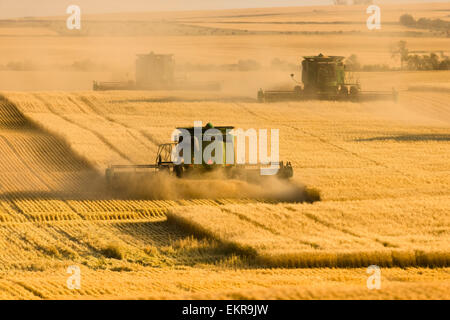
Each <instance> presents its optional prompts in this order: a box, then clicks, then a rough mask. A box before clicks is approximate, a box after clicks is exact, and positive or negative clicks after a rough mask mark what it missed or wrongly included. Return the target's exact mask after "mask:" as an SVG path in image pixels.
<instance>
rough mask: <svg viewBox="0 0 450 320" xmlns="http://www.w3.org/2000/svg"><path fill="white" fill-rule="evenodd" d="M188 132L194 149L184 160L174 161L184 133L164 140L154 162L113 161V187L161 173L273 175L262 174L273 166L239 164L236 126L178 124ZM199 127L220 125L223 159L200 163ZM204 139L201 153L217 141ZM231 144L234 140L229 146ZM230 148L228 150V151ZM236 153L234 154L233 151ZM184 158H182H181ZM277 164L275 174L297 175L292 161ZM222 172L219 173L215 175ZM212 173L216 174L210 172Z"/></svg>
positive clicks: (110, 181) (110, 183) (283, 176)
mask: <svg viewBox="0 0 450 320" xmlns="http://www.w3.org/2000/svg"><path fill="white" fill-rule="evenodd" d="M178 129H179V130H184V131H185V132H188V133H189V135H190V137H191V141H190V144H189V145H190V151H191V152H186V153H187V154H190V155H183V154H182V155H181V161H174V158H176V151H177V146H178V145H179V144H180V143H182V142H183V138H182V136H180V137H179V138H178V141H177V142H174V143H167V144H162V145H160V146H159V148H158V152H157V156H156V160H155V163H154V164H145V165H113V166H110V167H108V168H107V169H106V173H105V175H106V181H107V184H108V186H109V187H110V188H111V189H118V188H120V187H121V186H125V187H126V185H127V183H130V182H134V183H135V182H137V181H139V182H142V181H145V179H151V178H152V177H155V176H156V175H158V174H163V173H165V174H169V175H173V176H174V177H178V178H180V179H208V178H209V177H219V178H225V179H240V180H247V181H256V182H257V181H258V179H259V178H262V177H264V176H270V175H265V174H262V172H263V171H262V170H264V169H269V166H268V165H267V166H264V165H258V164H257V165H247V164H236V161H235V160H236V157H235V152H234V149H235V137H234V136H232V135H231V133H230V131H231V130H232V129H234V127H213V126H212V125H211V124H209V123H208V124H207V125H206V126H205V127H199V128H194V127H190V128H178ZM195 129H201V132H202V135H208V132H207V131H208V130H209V129H217V130H219V132H220V134H221V135H222V142H220V145H221V149H222V157H223V160H222V161H219V162H220V163H214V162H213V161H212V160H211V159H203V157H202V159H201V161H200V162H198V164H196V160H195V156H194V155H195V153H196V152H197V153H198V150H196V149H198V145H199V144H198V139H197V137H196V136H195ZM214 139H215V138H214V137H212V139H208V140H210V141H203V142H202V144H201V145H202V147H201V149H200V150H201V154H202V155H203V152H204V150H205V148H207V147H208V145H209V144H211V143H212V141H214ZM227 144H230V145H228V146H227ZM227 152H228V154H227ZM230 153H232V154H230ZM178 160H180V159H178ZM273 165H275V166H276V167H277V169H278V170H277V171H276V173H275V176H276V177H277V178H279V179H289V178H291V177H292V176H293V169H292V165H291V163H290V162H286V163H284V162H282V161H281V162H279V163H276V164H273V163H272V168H273ZM214 173H218V174H219V175H217V176H216V175H214ZM208 174H212V175H209V176H208Z"/></svg>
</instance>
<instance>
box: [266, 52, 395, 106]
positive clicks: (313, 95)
mask: <svg viewBox="0 0 450 320" xmlns="http://www.w3.org/2000/svg"><path fill="white" fill-rule="evenodd" d="M344 59H345V57H341V56H324V55H322V54H319V55H318V56H306V57H304V59H303V61H302V84H303V85H301V83H300V82H297V81H296V80H295V78H294V74H291V78H292V79H293V80H294V81H295V82H297V83H298V85H296V86H295V87H294V89H293V90H291V91H281V90H277V91H270V90H267V91H265V90H262V89H260V90H259V91H258V101H259V102H275V101H301V100H316V99H317V100H344V101H345V100H350V101H370V100H394V101H396V99H397V95H398V94H397V92H396V91H395V89H392V92H378V91H361V85H360V83H359V81H350V79H349V76H348V72H347V71H346V68H345V64H344Z"/></svg>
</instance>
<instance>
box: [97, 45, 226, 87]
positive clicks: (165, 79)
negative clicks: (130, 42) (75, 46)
mask: <svg viewBox="0 0 450 320" xmlns="http://www.w3.org/2000/svg"><path fill="white" fill-rule="evenodd" d="M220 88H221V86H220V83H218V82H192V81H187V80H185V79H183V80H181V79H177V78H176V77H175V61H174V59H173V55H171V54H154V53H153V52H151V53H149V54H140V55H138V56H137V59H136V80H135V81H124V82H97V81H94V86H93V89H94V91H105V90H204V91H217V90H220Z"/></svg>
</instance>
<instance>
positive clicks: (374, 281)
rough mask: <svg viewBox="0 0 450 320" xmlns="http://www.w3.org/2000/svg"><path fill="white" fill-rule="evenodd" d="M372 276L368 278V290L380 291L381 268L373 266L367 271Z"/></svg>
mask: <svg viewBox="0 0 450 320" xmlns="http://www.w3.org/2000/svg"><path fill="white" fill-rule="evenodd" d="M366 272H367V274H370V276H369V277H368V278H367V289H369V290H374V289H376V290H380V289H381V269H380V267H379V266H376V265H371V266H369V267H368V268H367V270H366Z"/></svg>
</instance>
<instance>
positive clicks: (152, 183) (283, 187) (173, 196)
mask: <svg viewBox="0 0 450 320" xmlns="http://www.w3.org/2000/svg"><path fill="white" fill-rule="evenodd" d="M119 183H120V185H119V186H118V187H119V189H118V190H117V191H116V192H118V193H120V194H121V195H122V196H130V197H138V198H145V199H152V200H156V199H158V200H189V199H224V198H227V199H258V200H268V201H281V202H314V201H318V200H320V195H319V193H318V191H316V190H312V189H308V188H307V187H305V186H304V185H303V184H301V183H299V182H297V181H286V180H280V179H278V178H276V177H261V178H259V179H257V180H255V181H251V182H250V181H245V180H236V179H226V178H224V177H222V176H221V175H220V174H211V175H210V174H208V175H204V176H202V177H198V178H189V179H188V178H187V179H179V178H177V177H175V176H173V175H170V174H167V173H160V174H149V175H148V176H146V177H142V176H141V177H139V178H138V177H126V178H123V179H120V182H119Z"/></svg>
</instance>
